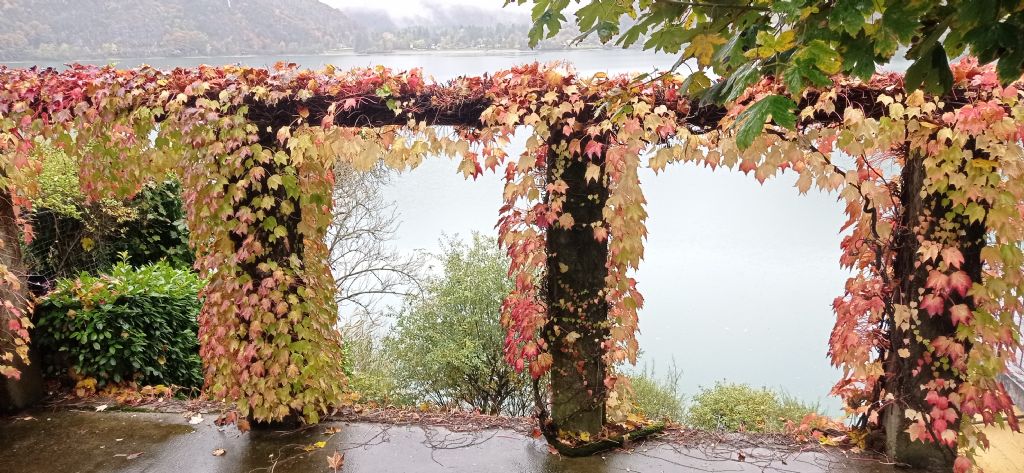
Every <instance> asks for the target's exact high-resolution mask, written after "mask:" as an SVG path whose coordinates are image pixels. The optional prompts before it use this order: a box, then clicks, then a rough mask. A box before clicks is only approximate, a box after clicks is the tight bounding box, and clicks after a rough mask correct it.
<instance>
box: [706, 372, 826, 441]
mask: <svg viewBox="0 0 1024 473" xmlns="http://www.w3.org/2000/svg"><path fill="white" fill-rule="evenodd" d="M817 410H818V409H817V406H808V405H806V404H804V403H802V402H800V401H799V400H797V399H796V398H794V397H792V396H789V395H786V394H779V393H776V392H775V391H772V390H770V389H766V388H753V387H751V386H749V385H746V384H736V383H725V382H718V383H715V386H714V387H713V388H710V389H702V390H701V391H700V392H699V393H697V395H696V396H694V398H693V402H692V404H691V406H690V408H689V409H688V410H687V413H686V422H687V423H688V424H689V425H690V426H691V427H695V428H699V429H704V430H728V431H736V430H746V431H749V432H782V431H784V430H785V426H786V421H791V422H795V423H800V420H801V419H802V418H803V417H804V416H805V415H806V414H810V413H814V412H816V411H817Z"/></svg>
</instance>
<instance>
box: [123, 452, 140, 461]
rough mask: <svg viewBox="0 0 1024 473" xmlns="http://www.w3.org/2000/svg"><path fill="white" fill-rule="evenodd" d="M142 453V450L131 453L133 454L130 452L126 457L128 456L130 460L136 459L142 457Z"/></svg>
mask: <svg viewBox="0 0 1024 473" xmlns="http://www.w3.org/2000/svg"><path fill="white" fill-rule="evenodd" d="M141 455H142V452H135V453H131V454H129V455H128V456H126V457H125V458H127V459H129V460H134V459H136V458H139V457H140V456H141Z"/></svg>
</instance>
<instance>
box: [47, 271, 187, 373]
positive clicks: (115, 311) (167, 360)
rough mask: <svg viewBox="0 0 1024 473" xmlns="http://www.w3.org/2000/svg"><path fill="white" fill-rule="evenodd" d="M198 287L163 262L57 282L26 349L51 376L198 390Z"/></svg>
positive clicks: (181, 273) (184, 273) (180, 272)
mask: <svg viewBox="0 0 1024 473" xmlns="http://www.w3.org/2000/svg"><path fill="white" fill-rule="evenodd" d="M200 287H201V283H200V281H199V278H198V276H196V275H195V274H194V273H192V272H190V271H187V270H182V269H177V268H174V267H172V266H171V265H169V264H167V263H166V262H159V263H155V264H152V265H147V266H143V267H140V268H138V269H134V268H132V267H131V266H130V265H128V264H127V263H126V262H124V261H122V262H121V263H118V264H116V265H115V266H114V267H113V268H112V270H111V271H110V273H109V274H105V275H100V276H91V275H88V274H82V275H80V276H79V277H78V278H75V279H63V280H60V281H58V283H57V287H56V289H54V290H53V291H52V292H51V293H50V294H48V295H47V296H45V297H44V298H43V299H42V300H41V301H40V303H39V305H38V306H37V308H36V321H35V324H36V329H35V335H33V342H34V343H35V344H36V345H35V346H36V348H37V349H39V351H40V353H41V354H42V355H43V357H44V366H45V367H46V369H47V371H48V372H49V374H51V375H56V376H61V375H63V374H65V373H66V372H67V370H68V369H73V370H74V371H75V372H77V374H78V375H80V376H83V377H93V378H96V380H97V381H99V382H100V383H101V384H104V383H109V382H115V383H117V382H122V381H134V382H137V383H140V384H173V385H177V386H181V387H185V388H198V387H201V385H202V381H203V379H202V365H201V363H200V360H199V342H198V338H197V336H196V332H197V329H198V324H197V321H196V317H197V315H198V313H199V308H200V301H199V298H198V292H199V289H200Z"/></svg>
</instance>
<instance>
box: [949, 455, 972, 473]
mask: <svg viewBox="0 0 1024 473" xmlns="http://www.w3.org/2000/svg"><path fill="white" fill-rule="evenodd" d="M971 466H972V463H971V460H970V459H969V458H967V457H965V456H963V455H961V456H958V457H956V460H954V461H953V473H968V472H969V471H971Z"/></svg>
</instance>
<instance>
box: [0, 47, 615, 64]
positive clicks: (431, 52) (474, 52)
mask: <svg viewBox="0 0 1024 473" xmlns="http://www.w3.org/2000/svg"><path fill="white" fill-rule="evenodd" d="M557 51H623V49H622V48H605V47H598V46H585V47H575V48H561V49H472V48H468V49H467V48H464V49H396V50H393V51H381V52H358V53H357V52H355V51H354V50H352V49H339V50H335V51H325V52H319V53H308V52H307V53H263V54H232V55H217V56H140V57H132V56H126V57H94V58H69V59H61V58H32V59H17V60H0V64H7V65H12V66H17V65H35V64H39V63H61V64H78V63H118V62H138V63H146V62H147V61H154V62H163V61H174V60H203V59H251V58H258V57H280V58H282V60H287V59H288V58H290V57H296V58H298V57H307V58H308V57H337V56H351V57H359V56H366V57H372V56H403V55H414V56H420V55H422V56H436V55H460V56H483V55H490V54H517V55H519V54H521V55H524V56H527V55H535V54H541V53H548V52H557Z"/></svg>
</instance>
